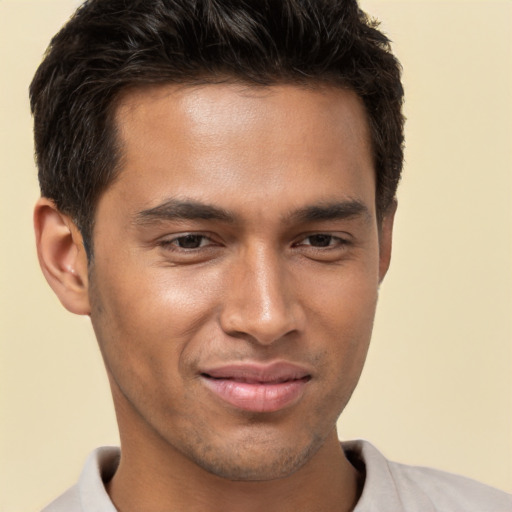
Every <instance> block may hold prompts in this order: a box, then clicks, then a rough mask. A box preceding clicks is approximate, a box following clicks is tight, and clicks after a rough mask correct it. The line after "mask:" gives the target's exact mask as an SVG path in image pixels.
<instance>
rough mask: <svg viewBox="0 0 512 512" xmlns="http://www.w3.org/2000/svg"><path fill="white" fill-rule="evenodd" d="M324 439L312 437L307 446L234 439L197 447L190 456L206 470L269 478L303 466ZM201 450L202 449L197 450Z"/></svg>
mask: <svg viewBox="0 0 512 512" xmlns="http://www.w3.org/2000/svg"><path fill="white" fill-rule="evenodd" d="M323 441H324V440H323V439H314V440H312V441H311V440H310V442H309V443H307V444H306V445H305V446H300V445H297V444H295V445H292V446H290V445H289V444H288V443H284V445H283V444H281V445H280V446H276V443H275V442H268V441H267V442H265V441H263V442H262V440H261V439H252V440H246V441H244V442H243V443H232V444H231V445H230V446H224V447H223V448H219V447H205V446H203V447H202V449H201V450H197V447H196V449H195V450H194V453H193V454H189V456H190V458H191V459H192V460H193V461H194V462H195V463H196V464H197V465H198V466H200V467H202V468H203V469H204V470H206V471H207V472H209V473H211V474H213V475H216V476H218V477H220V478H225V479H227V480H231V481H240V482H251V481H252V482H256V481H269V480H277V479H280V478H285V477H287V476H290V475H292V474H293V473H295V472H296V471H298V470H299V469H300V468H302V467H303V466H304V465H305V464H306V463H307V462H308V461H309V460H310V459H311V458H312V457H313V456H314V454H315V453H316V452H317V451H318V449H319V448H320V446H321V445H322V443H323ZM198 452H199V453H198Z"/></svg>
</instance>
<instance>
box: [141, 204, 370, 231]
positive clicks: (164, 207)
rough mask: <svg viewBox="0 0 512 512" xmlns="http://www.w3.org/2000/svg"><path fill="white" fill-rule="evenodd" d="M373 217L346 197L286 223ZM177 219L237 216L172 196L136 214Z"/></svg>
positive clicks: (297, 213)
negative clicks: (172, 197)
mask: <svg viewBox="0 0 512 512" xmlns="http://www.w3.org/2000/svg"><path fill="white" fill-rule="evenodd" d="M356 217H357V218H361V217H362V218H363V219H364V220H367V221H369V220H371V214H370V211H369V209H368V207H367V206H366V205H365V204H364V203H363V202H362V201H359V200H356V199H351V200H343V201H335V202H326V203H320V204H316V205H310V206H305V207H303V208H299V209H297V210H294V211H292V212H291V213H289V214H287V215H285V216H284V220H285V222H287V223H290V224H293V223H311V222H323V221H331V220H344V219H352V218H356ZM175 220H214V221H220V222H225V223H228V224H234V223H235V222H236V216H235V215H234V214H233V213H231V212H229V211H228V210H225V209H223V208H219V207H217V206H213V205H209V204H205V203H201V202H198V201H194V200H189V199H187V200H180V199H169V200H167V201H165V202H163V203H162V204H160V205H158V206H155V207H153V208H148V209H147V210H142V211H140V212H138V213H137V214H136V215H135V223H136V224H139V225H145V224H152V223H154V222H165V221H175Z"/></svg>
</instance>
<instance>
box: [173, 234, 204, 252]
mask: <svg viewBox="0 0 512 512" xmlns="http://www.w3.org/2000/svg"><path fill="white" fill-rule="evenodd" d="M205 240H206V237H204V236H202V235H185V236H180V237H178V238H176V239H174V244H175V245H177V246H178V247H180V248H181V249H199V248H200V247H201V246H202V245H203V242H204V241H205Z"/></svg>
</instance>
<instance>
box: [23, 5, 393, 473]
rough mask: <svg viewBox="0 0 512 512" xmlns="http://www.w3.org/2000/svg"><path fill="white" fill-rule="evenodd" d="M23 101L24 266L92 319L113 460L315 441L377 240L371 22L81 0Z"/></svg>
mask: <svg viewBox="0 0 512 512" xmlns="http://www.w3.org/2000/svg"><path fill="white" fill-rule="evenodd" d="M128 4H131V5H130V6H129V7H128ZM31 98H32V106H33V111H34V117H35V125H36V128H35V136H36V152H37V158H38V164H39V169H40V180H41V189H42V195H43V197H44V200H43V201H42V202H40V203H39V207H38V208H37V209H36V231H37V233H38V246H39V255H40V260H41V264H42V266H43V270H44V272H45V274H46V277H47V279H48V280H49V282H50V284H51V285H52V287H53V288H54V290H55V291H56V293H57V294H58V296H59V298H60V299H61V301H62V302H63V303H64V305H65V306H66V307H67V308H68V309H70V310H71V311H73V312H75V313H81V314H89V315H90V316H91V320H92V323H93V326H94V329H95V332H96V335H97V338H98V341H99V345H100V348H101V351H102V354H103V357H104V360H105V364H106V367H107V372H108V375H109V378H110V383H111V387H112V392H113V396H114V403H115V405H116V412H117V415H118V421H119V426H120V431H121V440H122V443H124V447H127V449H126V450H125V452H123V453H125V460H128V459H129V457H130V454H131V456H132V457H134V458H136V459H137V460H138V461H141V460H143V459H144V458H146V460H147V458H148V457H150V458H151V457H152V459H151V460H152V461H153V462H154V461H155V460H161V459H162V453H167V454H168V456H169V457H170V458H171V459H172V460H173V461H177V460H181V461H182V462H181V464H182V467H188V468H190V464H192V466H193V467H194V468H196V467H199V468H201V470H202V471H204V470H206V471H207V472H209V473H213V474H214V475H217V476H221V477H225V478H229V479H242V480H262V479H263V480H265V479H273V478H281V477H284V476H287V475H289V474H291V473H293V472H295V471H298V470H299V469H300V468H302V467H304V466H305V465H306V464H307V463H308V462H309V461H311V460H312V459H314V457H315V456H316V454H318V453H321V452H322V450H323V452H324V455H325V454H326V453H327V454H328V453H329V451H331V448H332V442H335V441H334V440H335V438H336V436H335V423H336V419H337V417H338V416H339V414H340V413H341V411H342V410H343V408H344V407H345V405H346V403H347V401H348V399H349V397H350V395H351V393H352V391H353V389H354V387H355V385H356V383H357V380H358V378H359V375H360V372H361V369H362V366H363V363H364V359H365V356H366V350H367V347H368V343H369V340H370V336H371V330H372V323H373V317H374V313H375V306H376V301H377V292H378V286H379V283H380V282H381V280H382V278H383V277H384V275H385V273H386V271H387V267H388V264H389V257H390V250H391V227H392V221H393V213H394V204H395V203H394V197H395V191H396V185H397V183H398V180H399V175H400V169H401V165H402V122H403V120H402V115H401V110H400V107H401V102H402V88H401V85H400V80H399V66H398V64H397V62H396V60H395V59H394V57H393V56H392V55H391V54H390V52H389V48H388V42H387V39H386V38H385V37H384V36H383V35H382V34H381V33H380V32H378V31H377V29H376V28H375V26H374V25H373V24H372V23H370V22H369V21H368V20H367V18H366V17H365V16H364V15H363V14H362V13H361V11H359V9H358V8H357V5H356V3H355V2H348V1H342V2H335V1H332V2H328V1H304V2H298V1H295V0H293V1H292V0H290V1H283V2H261V3H259V2H251V3H246V2H242V1H240V2H238V1H236V2H223V3H220V2H214V1H204V2H190V1H189V0H187V1H183V2H177V1H173V2H171V1H166V0H159V1H154V2H149V1H145V2H142V1H135V0H134V1H133V2H127V1H126V0H124V1H122V2H121V1H119V2H117V1H116V0H113V1H91V2H86V3H85V4H84V6H83V7H81V8H80V9H79V11H78V13H77V14H76V15H75V16H74V17H73V18H72V19H71V21H70V22H69V23H68V24H67V25H66V26H65V27H64V29H63V30H62V31H61V32H60V33H59V34H58V35H57V36H56V37H55V38H54V40H53V41H52V45H51V47H50V50H49V53H48V54H47V56H46V58H45V60H44V62H43V64H42V65H41V67H40V68H39V70H38V72H37V75H36V77H35V79H34V82H33V84H32V86H31ZM83 244H85V246H86V247H87V248H88V255H86V254H85V253H84V250H83ZM326 440H330V443H331V444H330V445H328V444H327V443H326ZM134 454H136V457H135V455H134ZM127 458H128V459H127ZM187 464H188V466H187Z"/></svg>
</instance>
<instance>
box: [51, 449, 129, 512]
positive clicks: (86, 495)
mask: <svg viewBox="0 0 512 512" xmlns="http://www.w3.org/2000/svg"><path fill="white" fill-rule="evenodd" d="M119 457H120V451H119V448H116V447H111V446H105V447H102V448H97V449H96V450H95V451H94V452H92V453H91V454H90V455H89V457H88V459H87V461H86V463H85V465H84V468H83V470H82V473H81V475H80V478H79V480H78V482H77V483H76V484H75V485H74V486H73V487H71V488H70V489H68V490H67V491H66V492H65V493H64V494H62V495H61V496H59V497H58V498H57V499H56V500H55V501H52V503H50V504H49V505H48V506H47V507H46V508H44V509H43V510H42V512H92V511H93V510H94V511H96V510H98V511H99V510H101V512H116V509H115V507H114V505H113V504H112V502H111V501H110V498H109V496H108V494H107V491H106V490H105V482H108V481H109V480H110V479H111V478H112V475H113V474H114V473H115V471H116V469H117V466H118V464H119Z"/></svg>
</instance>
